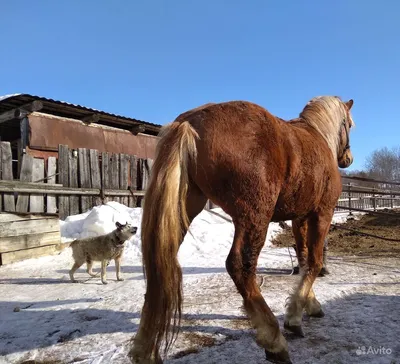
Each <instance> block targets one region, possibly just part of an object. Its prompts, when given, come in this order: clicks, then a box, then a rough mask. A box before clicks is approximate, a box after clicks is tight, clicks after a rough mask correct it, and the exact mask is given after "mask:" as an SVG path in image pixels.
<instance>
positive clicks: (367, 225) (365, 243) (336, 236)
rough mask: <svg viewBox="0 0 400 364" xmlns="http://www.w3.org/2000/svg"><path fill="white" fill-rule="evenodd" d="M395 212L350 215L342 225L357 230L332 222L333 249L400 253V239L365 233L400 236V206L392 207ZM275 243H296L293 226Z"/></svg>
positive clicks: (382, 254)
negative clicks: (350, 217) (351, 216)
mask: <svg viewBox="0 0 400 364" xmlns="http://www.w3.org/2000/svg"><path fill="white" fill-rule="evenodd" d="M391 213H393V216H383V215H379V216H377V215H373V214H366V215H361V216H358V217H357V219H348V220H347V222H346V223H344V224H339V226H342V227H345V228H348V229H352V230H356V231H348V230H344V229H340V227H336V226H332V227H331V229H330V231H329V234H328V240H329V251H330V253H333V254H336V255H357V256H369V257H385V256H399V255H400V242H394V241H387V240H383V239H380V238H378V237H372V236H365V235H362V234H361V233H360V232H362V233H367V234H371V235H376V236H379V237H384V238H389V239H400V210H395V211H391ZM272 243H273V245H275V246H278V247H287V246H292V245H293V244H294V237H293V233H292V230H291V228H290V227H288V226H287V227H286V228H285V229H283V232H282V233H281V234H278V235H277V236H276V237H275V238H274V239H273V240H272Z"/></svg>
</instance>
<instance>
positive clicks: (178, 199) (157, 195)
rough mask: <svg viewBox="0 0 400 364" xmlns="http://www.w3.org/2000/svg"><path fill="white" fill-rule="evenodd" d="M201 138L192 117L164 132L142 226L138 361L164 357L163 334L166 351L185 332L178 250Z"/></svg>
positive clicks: (132, 354) (135, 351)
mask: <svg viewBox="0 0 400 364" xmlns="http://www.w3.org/2000/svg"><path fill="white" fill-rule="evenodd" d="M196 138H198V135H197V132H196V131H195V130H194V129H193V127H192V126H191V125H190V124H189V122H186V121H184V122H181V123H179V122H173V123H171V124H169V125H167V126H166V127H164V128H163V130H162V131H161V132H160V140H159V142H158V145H157V151H156V157H155V160H154V164H153V167H152V171H151V177H150V182H149V186H148V189H147V191H146V195H145V201H144V207H143V216H142V225H141V226H142V234H141V238H142V254H143V265H144V271H145V277H146V280H147V290H146V295H145V303H144V306H143V310H142V314H141V321H140V326H139V330H138V333H137V335H136V337H135V339H134V347H133V349H132V350H131V352H130V354H129V355H130V357H131V359H132V360H134V361H137V362H141V361H144V360H146V359H147V360H148V359H150V358H151V357H154V356H156V357H158V355H159V354H158V353H159V348H160V346H161V341H162V340H163V339H165V348H164V353H165V354H166V353H167V351H168V349H169V348H170V346H171V345H172V344H173V342H174V341H175V339H176V336H177V334H178V331H179V326H180V320H181V313H182V270H181V267H180V265H179V262H178V258H177V254H178V249H179V246H180V244H181V242H182V240H183V238H184V235H185V234H186V232H187V229H188V227H189V224H190V222H189V218H188V215H187V211H186V196H187V190H188V183H189V175H188V165H189V162H190V161H193V162H194V163H195V161H196V156H197V149H196ZM156 361H157V359H156Z"/></svg>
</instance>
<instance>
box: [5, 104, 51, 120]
mask: <svg viewBox="0 0 400 364" xmlns="http://www.w3.org/2000/svg"><path fill="white" fill-rule="evenodd" d="M41 109H43V102H41V101H39V100H35V101H32V102H30V103H29V104H25V105H22V106H20V107H17V108H15V109H12V110H8V111H5V112H3V113H1V114H0V123H4V122H6V121H9V120H13V119H22V118H24V117H25V116H27V115H28V114H30V113H31V112H34V111H39V110H41Z"/></svg>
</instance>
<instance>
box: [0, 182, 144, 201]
mask: <svg viewBox="0 0 400 364" xmlns="http://www.w3.org/2000/svg"><path fill="white" fill-rule="evenodd" d="M0 192H9V193H15V192H19V193H35V194H38V193H42V194H49V195H81V196H82V195H83V196H100V193H101V189H99V188H74V187H64V186H59V185H51V184H46V183H43V184H39V183H30V182H12V181H0ZM145 192H146V191H132V192H131V191H129V190H126V191H125V190H116V189H107V190H104V195H105V196H121V197H123V196H132V194H133V195H134V196H144V195H145Z"/></svg>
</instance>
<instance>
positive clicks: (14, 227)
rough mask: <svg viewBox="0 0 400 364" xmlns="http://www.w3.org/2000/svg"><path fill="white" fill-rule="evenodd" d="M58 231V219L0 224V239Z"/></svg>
mask: <svg viewBox="0 0 400 364" xmlns="http://www.w3.org/2000/svg"><path fill="white" fill-rule="evenodd" d="M57 231H60V222H59V221H58V219H54V218H53V219H37V220H20V221H12V222H8V223H1V224H0V238H6V237H10V236H24V235H31V234H43V233H50V232H57Z"/></svg>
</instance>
